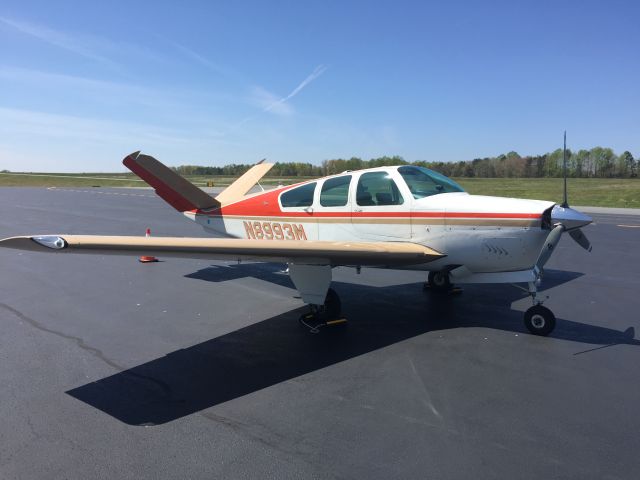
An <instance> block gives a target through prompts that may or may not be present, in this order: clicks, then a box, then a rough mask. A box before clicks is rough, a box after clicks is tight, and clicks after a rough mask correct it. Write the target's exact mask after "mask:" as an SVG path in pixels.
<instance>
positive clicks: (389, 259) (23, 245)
mask: <svg viewBox="0 0 640 480" xmlns="http://www.w3.org/2000/svg"><path fill="white" fill-rule="evenodd" d="M123 163H124V164H125V165H126V166H127V167H128V168H129V169H130V170H132V171H133V172H134V173H136V174H137V175H138V176H139V177H140V178H142V179H143V180H145V181H146V182H147V183H148V184H149V185H151V186H152V187H153V188H154V189H155V191H156V192H157V194H158V195H159V196H160V197H162V198H163V199H164V200H165V201H167V202H168V203H169V204H170V205H171V206H173V207H174V208H175V209H176V210H178V211H179V212H182V213H183V214H184V215H186V216H187V217H188V218H190V219H191V220H193V221H195V222H197V223H198V224H200V225H201V226H202V227H203V228H204V229H205V230H206V231H207V232H211V233H215V234H216V235H218V236H220V235H223V236H225V237H230V238H180V237H164V238H163V237H128V236H85V235H62V234H60V235H32V236H25V237H12V238H7V239H4V240H0V246H2V247H10V248H19V249H26V250H37V251H49V252H54V251H55V252H76V253H94V254H126V255H133V254H135V255H153V254H162V255H163V256H174V257H190V258H210V259H213V258H218V259H234V260H238V261H241V260H261V261H268V262H284V263H287V264H288V272H289V276H290V277H291V280H292V282H293V284H294V285H295V287H296V289H297V290H298V291H299V293H300V295H301V297H302V300H303V301H304V302H305V303H307V304H309V305H310V306H311V314H312V315H313V316H323V317H325V318H328V319H332V318H337V317H338V315H339V314H340V309H341V307H340V299H339V297H338V295H337V294H336V292H335V291H334V290H333V289H331V288H330V284H331V269H332V268H333V267H336V266H350V267H355V268H358V269H359V268H360V267H387V268H394V269H407V270H424V271H428V272H429V276H428V281H429V285H430V286H431V288H432V289H433V290H442V291H445V290H448V289H450V288H451V285H452V284H453V283H456V284H463V283H526V284H528V292H529V294H530V295H531V298H532V301H533V306H532V307H531V308H529V309H528V310H527V311H526V312H525V314H524V322H525V325H526V327H527V329H528V330H529V331H530V332H531V333H534V334H537V335H548V334H549V333H550V332H551V331H552V330H553V328H554V326H555V317H554V315H553V313H552V312H551V311H550V310H549V309H548V308H546V307H544V306H542V301H541V300H539V299H537V298H536V292H537V284H538V281H539V280H540V276H541V272H542V268H543V267H544V265H545V263H546V262H547V260H548V259H549V257H550V256H551V253H552V252H553V250H554V249H555V246H556V245H557V244H558V241H559V240H560V237H561V235H562V233H563V232H569V234H570V235H571V237H572V238H573V239H574V240H576V242H577V243H578V244H580V245H581V246H582V247H583V248H585V249H587V250H589V251H590V250H591V245H590V243H589V241H588V240H587V238H586V237H585V236H584V234H583V233H582V231H581V230H580V228H581V227H583V226H585V225H588V224H589V223H591V221H592V220H591V218H590V217H588V216H587V215H584V214H582V213H580V212H578V211H576V210H574V209H571V208H569V206H568V204H567V202H566V189H565V202H564V203H563V204H562V205H556V204H554V203H553V202H547V201H540V200H523V199H514V198H502V197H489V196H480V195H470V194H468V193H466V192H465V191H464V190H463V189H462V188H461V187H460V186H459V185H458V184H456V183H455V182H454V181H452V180H451V179H449V178H447V177H445V176H443V175H440V174H439V173H436V172H434V171H431V170H429V169H426V168H422V167H417V166H410V165H404V166H396V167H380V168H371V169H366V170H359V171H347V172H343V173H341V174H339V175H332V176H328V177H324V178H320V179H317V180H310V181H306V182H302V183H298V184H295V185H291V186H286V187H278V188H276V189H274V190H269V191H263V192H259V193H253V194H248V192H249V191H250V190H251V189H252V188H253V187H254V186H255V185H256V184H257V182H258V181H259V180H260V179H261V178H262V177H263V176H264V175H265V174H266V173H267V172H268V171H269V169H270V168H271V167H272V166H273V165H272V164H269V163H259V164H257V165H254V166H253V167H252V168H251V169H250V170H249V171H248V172H247V173H245V174H244V175H243V176H241V177H240V178H239V179H238V180H236V181H235V182H234V183H233V184H231V185H230V186H229V187H228V188H226V189H225V190H224V191H223V192H222V193H220V194H219V195H218V196H216V197H215V198H214V197H211V196H210V195H208V194H207V193H205V192H204V191H202V190H201V189H199V188H198V187H196V186H195V185H193V184H191V183H189V182H188V181H187V180H186V179H184V178H183V177H181V176H179V175H178V174H177V173H175V172H174V171H173V170H171V169H170V168H168V167H166V166H164V165H163V164H162V163H160V162H159V161H157V160H156V159H154V158H153V157H150V156H148V155H142V154H140V153H139V152H136V153H133V154H131V155H129V156H127V157H126V158H125V159H124V161H123Z"/></svg>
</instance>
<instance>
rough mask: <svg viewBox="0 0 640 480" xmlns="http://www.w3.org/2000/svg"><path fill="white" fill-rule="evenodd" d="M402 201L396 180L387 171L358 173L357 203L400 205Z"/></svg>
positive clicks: (364, 204)
mask: <svg viewBox="0 0 640 480" xmlns="http://www.w3.org/2000/svg"><path fill="white" fill-rule="evenodd" d="M403 202H404V200H403V198H402V195H400V190H398V186H397V185H396V182H394V181H393V179H392V178H391V177H390V176H389V174H388V173H387V172H369V173H363V174H362V175H360V179H359V180H358V187H357V188H356V203H357V204H358V205H360V206H376V205H401V204H402V203H403Z"/></svg>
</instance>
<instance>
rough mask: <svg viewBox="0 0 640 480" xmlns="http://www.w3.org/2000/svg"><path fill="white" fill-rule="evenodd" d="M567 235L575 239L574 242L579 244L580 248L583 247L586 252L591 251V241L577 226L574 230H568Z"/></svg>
mask: <svg viewBox="0 0 640 480" xmlns="http://www.w3.org/2000/svg"><path fill="white" fill-rule="evenodd" d="M569 235H571V238H573V239H574V240H575V241H576V243H577V244H578V245H580V246H581V247H582V248H584V249H585V250H586V251H588V252H590V251H591V242H590V241H589V239H588V238H587V236H586V235H585V234H584V232H583V231H582V229H581V228H578V229H576V230H571V231H570V232H569Z"/></svg>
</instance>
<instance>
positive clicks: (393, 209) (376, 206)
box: [351, 170, 411, 241]
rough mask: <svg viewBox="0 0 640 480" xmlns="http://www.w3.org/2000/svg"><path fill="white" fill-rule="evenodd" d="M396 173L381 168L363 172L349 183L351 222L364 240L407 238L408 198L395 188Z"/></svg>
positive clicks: (409, 204)
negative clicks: (351, 199)
mask: <svg viewBox="0 0 640 480" xmlns="http://www.w3.org/2000/svg"><path fill="white" fill-rule="evenodd" d="M396 177H397V175H396V173H395V172H393V171H389V170H382V171H374V172H364V173H361V174H360V175H359V176H354V180H353V181H352V182H351V183H352V186H351V192H352V198H353V201H352V208H351V223H352V224H353V230H354V232H355V234H356V235H357V236H358V237H359V238H362V239H366V240H383V241H384V240H387V241H388V240H409V239H410V238H411V216H410V212H411V199H410V198H405V197H406V195H404V196H403V195H402V193H401V191H400V189H399V188H398V180H401V179H398V178H396Z"/></svg>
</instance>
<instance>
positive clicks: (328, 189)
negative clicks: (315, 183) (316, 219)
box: [320, 175, 351, 207]
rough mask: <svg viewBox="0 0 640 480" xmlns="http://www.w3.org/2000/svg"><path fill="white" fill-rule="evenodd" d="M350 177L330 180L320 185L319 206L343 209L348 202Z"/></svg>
mask: <svg viewBox="0 0 640 480" xmlns="http://www.w3.org/2000/svg"><path fill="white" fill-rule="evenodd" d="M350 183H351V175H345V176H343V177H336V178H330V179H329V180H326V181H325V182H324V184H323V185H322V191H321V192H320V205H322V206H323V207H344V206H345V205H346V204H347V201H348V200H349V184H350Z"/></svg>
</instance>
